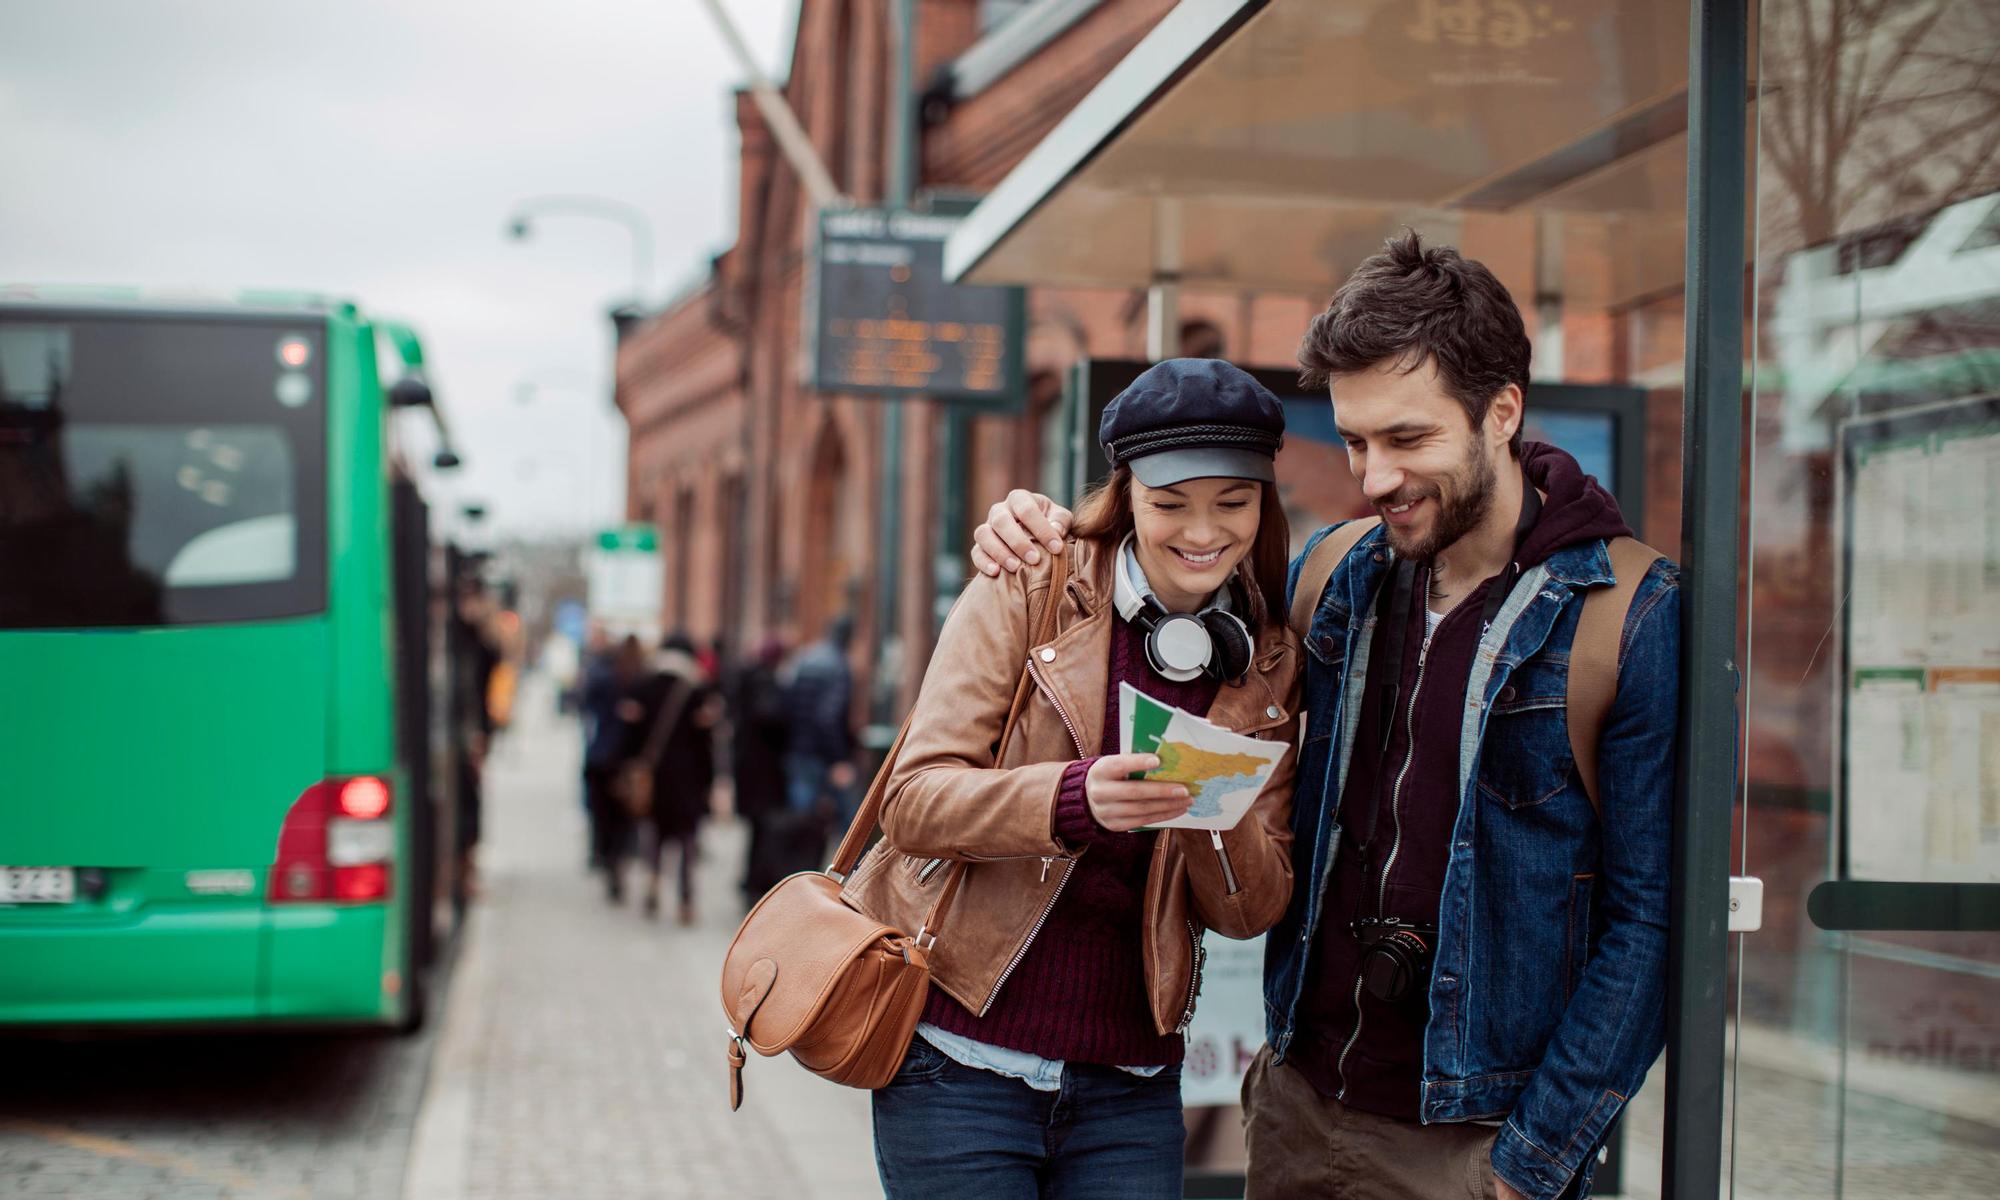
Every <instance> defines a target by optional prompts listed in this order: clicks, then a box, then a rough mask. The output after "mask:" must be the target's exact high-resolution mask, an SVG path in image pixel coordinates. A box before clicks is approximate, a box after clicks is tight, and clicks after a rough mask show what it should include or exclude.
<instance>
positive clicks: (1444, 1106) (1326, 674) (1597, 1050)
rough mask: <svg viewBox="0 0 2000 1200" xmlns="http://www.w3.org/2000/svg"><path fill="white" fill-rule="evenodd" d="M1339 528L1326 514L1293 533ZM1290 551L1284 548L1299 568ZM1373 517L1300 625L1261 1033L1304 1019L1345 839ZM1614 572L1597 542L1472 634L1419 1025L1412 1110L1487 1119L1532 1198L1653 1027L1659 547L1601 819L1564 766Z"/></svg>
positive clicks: (1666, 663) (1371, 622)
mask: <svg viewBox="0 0 2000 1200" xmlns="http://www.w3.org/2000/svg"><path fill="white" fill-rule="evenodd" d="M1330 532H1332V528H1331V527H1329V528H1327V529H1322V530H1320V531H1319V532H1318V533H1316V534H1314V535H1313V537H1312V539H1311V540H1310V541H1309V542H1308V543H1307V550H1308V552H1310V550H1311V547H1312V546H1313V545H1315V544H1317V543H1318V541H1319V539H1321V538H1323V537H1325V536H1326V535H1327V534H1328V533H1330ZM1304 561H1305V560H1304V556H1303V555H1302V556H1300V558H1299V559H1298V560H1296V561H1294V562H1293V564H1292V569H1291V577H1290V580H1289V582H1288V585H1287V586H1288V589H1295V588H1296V587H1297V586H1298V577H1299V571H1300V568H1301V567H1302V565H1303V563H1304ZM1393 561H1394V556H1393V555H1392V553H1391V552H1390V550H1389V548H1388V542H1387V538H1386V537H1385V535H1384V533H1383V531H1382V530H1381V529H1375V530H1372V531H1370V532H1369V533H1368V535H1367V536H1365V537H1363V538H1362V539H1361V541H1360V543H1359V544H1358V545H1357V546H1356V547H1355V549H1354V550H1353V551H1351V552H1350V553H1349V554H1348V556H1347V557H1346V559H1345V560H1343V561H1342V562H1341V563H1340V565H1339V566H1338V567H1337V568H1336V569H1335V570H1334V573H1333V577H1332V579H1331V580H1330V581H1329V582H1328V584H1327V588H1326V591H1325V592H1324V593H1323V594H1322V596H1321V598H1320V602H1319V607H1318V608H1317V609H1316V610H1315V612H1314V613H1313V618H1312V624H1311V629H1310V637H1308V638H1307V641H1306V646H1307V655H1306V662H1305V666H1306V672H1305V705H1306V708H1307V717H1306V727H1305V734H1304V737H1305V741H1304V745H1303V748H1302V751H1301V754H1300V757H1299V774H1298V792H1297V794H1296V796H1295V798H1294V802H1293V806H1292V832H1293V843H1292V856H1293V875H1294V878H1295V879H1296V880H1297V881H1298V882H1297V884H1296V886H1295V887H1294V888H1293V891H1292V899H1291V904H1290V907H1289V908H1288V909H1287V910H1286V913H1285V916H1284V919H1283V920H1282V921H1280V922H1279V923H1278V925H1277V927H1276V928H1274V929H1272V930H1271V933H1270V937H1269V939H1268V941H1267V943H1266V956H1265V964H1264V1003H1265V1017H1266V1021H1267V1025H1268V1037H1269V1040H1270V1043H1271V1048H1272V1051H1273V1053H1274V1055H1275V1057H1276V1059H1277V1060H1278V1061H1281V1062H1282V1061H1283V1060H1284V1058H1285V1054H1286V1052H1287V1050H1288V1049H1289V1048H1290V1047H1291V1044H1292V1038H1293V1036H1294V1035H1295V1034H1296V1033H1297V1027H1296V1026H1297V1017H1298V1011H1299V1001H1300V994H1301V991H1302V990H1303V988H1304V986H1305V982H1306V979H1307V978H1308V975H1307V970H1306V957H1307V954H1308V952H1309V951H1310V948H1311V946H1312V943H1313V937H1314V934H1315V932H1316V930H1317V929H1318V927H1319V924H1320V922H1321V921H1322V920H1326V919H1333V920H1342V919H1344V918H1343V917H1342V916H1341V914H1338V913H1332V914H1330V913H1328V912H1327V911H1326V908H1325V900H1326V894H1327V880H1328V878H1329V875H1330V873H1331V870H1332V866H1333V859H1334V852H1335V850H1336V848H1337V846H1338V838H1339V836H1340V830H1339V822H1338V820H1337V817H1336V813H1335V808H1336V806H1337V804H1338V802H1339V798H1340V795H1341V792H1342V790H1343V785H1344V784H1345V782H1346V779H1347V770H1348V765H1349V758H1350V756H1351V755H1352V753H1353V742H1354V733H1355V727H1356V725H1357V724H1358V722H1359V720H1360V707H1361V706H1360V704H1359V703H1358V701H1359V698H1360V696H1361V693H1362V691H1363V689H1364V688H1365V685H1366V679H1367V674H1368V653H1369V647H1370V645H1371V644H1372V640H1373V634H1374V627H1375V620H1376V617H1375V610H1376V606H1375V605H1374V604H1373V603H1372V601H1373V599H1374V596H1375V593H1376V589H1377V588H1378V586H1379V585H1380V584H1381V583H1382V581H1383V580H1384V578H1386V577H1387V575H1388V572H1389V568H1390V565H1391V564H1392V562H1393ZM1610 582H1612V572H1611V560H1610V557H1609V555H1608V554H1607V552H1606V551H1605V547H1604V543H1603V542H1601V541H1593V542H1584V543H1580V544H1578V545H1573V546H1569V547H1566V548H1564V549H1561V550H1558V551H1556V552H1555V553H1554V554H1552V555H1551V556H1549V558H1548V559H1547V560H1546V561H1545V562H1543V563H1541V564H1539V565H1538V566H1535V567H1533V568H1531V569H1530V570H1528V571H1527V572H1526V573H1525V574H1524V575H1523V576H1522V577H1521V580H1520V582H1519V583H1517V584H1516V585H1515V587H1514V589H1513V591H1512V592H1511V593H1510V594H1509V595H1508V597H1507V600H1506V602H1505V604H1504V605H1503V606H1502V607H1501V609H1500V611H1499V614H1498V615H1497V616H1496V617H1495V618H1494V620H1493V624H1492V626H1491V628H1489V629H1488V630H1487V631H1486V634H1485V636H1484V637H1483V638H1482V639H1481V641H1480V646H1479V651H1478V654H1477V656H1476V657H1475V659H1474V663H1473V668H1472V675H1471V677H1470V679H1469V680H1468V683H1467V687H1466V696H1467V705H1466V713H1465V723H1464V726H1463V728H1462V730H1461V733H1460V739H1459V747H1460V748H1459V793H1460V794H1459V809H1458V817H1457V820H1456V822H1455V824H1454V825H1453V828H1452V835H1451V857H1450V860H1449V862H1448V864H1447V866H1446V869H1445V878H1444V892H1443V896H1442V899H1441V902H1440V911H1439V920H1438V924H1439V932H1438V946H1437V957H1436V965H1435V967H1434V969H1433V972H1432V975H1431V985H1430V1018H1429V1023H1428V1025H1427V1026H1426V1027H1425V1031H1424V1072H1423V1099H1422V1119H1423V1121H1424V1122H1425V1123H1426V1124H1430V1123H1434V1122H1448V1121H1473V1120H1482V1119H1487V1120H1491V1119H1502V1118H1504V1122H1505V1123H1504V1124H1503V1125H1502V1127H1501V1129H1500V1133H1499V1135H1498V1139H1497V1141H1496V1142H1495V1144H1494V1148H1493V1163H1494V1166H1495V1168H1496V1170H1497V1171H1498V1172H1499V1174H1500V1175H1501V1176H1502V1177H1503V1178H1505V1179H1506V1180H1507V1182H1509V1183H1510V1184H1512V1185H1513V1186H1515V1187H1516V1188H1518V1189H1520V1190H1521V1191H1522V1192H1523V1193H1525V1194H1526V1195H1528V1196H1531V1197H1536V1198H1548V1200H1553V1198H1554V1197H1556V1196H1558V1195H1560V1194H1561V1192H1562V1191H1563V1189H1564V1188H1565V1187H1566V1186H1568V1184H1569V1182H1570V1180H1571V1179H1572V1178H1573V1177H1575V1176H1577V1175H1578V1174H1579V1173H1581V1174H1582V1176H1583V1187H1582V1189H1581V1191H1582V1192H1583V1193H1585V1194H1587V1193H1588V1190H1589V1178H1590V1175H1591V1173H1592V1172H1593V1170H1594V1168H1595V1166H1596V1155H1595V1153H1594V1151H1595V1150H1596V1149H1597V1147H1598V1145H1599V1143H1600V1142H1601V1141H1602V1140H1603V1139H1604V1136H1605V1133H1606V1131H1607V1129H1608V1128H1609V1126H1610V1124H1611V1121H1612V1119H1613V1118H1615V1117H1616V1116H1617V1115H1618V1112H1619V1110H1620V1109H1621V1108H1623V1107H1624V1105H1625V1102H1626V1100H1627V1099H1628V1098H1629V1097H1630V1096H1631V1095H1632V1094H1633V1092H1634V1091H1635V1090H1636V1089H1637V1088H1638V1086H1639V1084H1640V1082H1641V1080H1643V1079H1644V1078H1645V1076H1646V1071H1647V1069H1648V1068H1649V1067H1651V1066H1652V1064H1653V1061H1654V1060H1655V1059H1656V1058H1657V1057H1658V1056H1659V1054H1660V1050H1661V1047H1662V1045H1663V1044H1664V1042H1665V1037H1666V1015H1665V1014H1666V983H1667V966H1666V961H1667V895H1668V879H1669V869H1668V864H1669V859H1670V855H1671V840H1672V839H1671V829H1670V821H1671V811H1672V804H1673V800H1674V742H1675V736H1674V734H1675V723H1676V720H1677V715H1676V705H1677V703H1678V694H1679V690H1680V689H1679V682H1680V611H1679V610H1680V601H1679V570H1678V568H1676V567H1675V566H1673V565H1672V564H1671V563H1668V562H1665V561H1661V562H1656V563H1654V564H1653V566H1652V568H1651V569H1650V570H1649V571H1648V572H1647V575H1646V577H1645V579H1644V580H1643V581H1641V582H1640V584H1639V587H1638V590H1637V592H1636V594H1635V595H1634V596H1633V598H1632V605H1631V608H1630V610H1629V611H1628V614H1627V617H1626V621H1625V628H1624V632H1623V635H1622V637H1621V639H1620V643H1619V654H1618V657H1619V681H1618V694H1617V698H1616V700H1615V701H1614V702H1613V704H1612V707H1611V711H1610V714H1609V716H1608V717H1607V719H1606V721H1605V727H1604V733H1603V737H1602V740H1601V743H1600V749H1599V756H1598V762H1599V765H1598V776H1599V780H1600V783H1599V789H1600V791H1601V793H1602V802H1603V803H1602V808H1603V815H1602V817H1601V818H1600V817H1599V815H1598V813H1597V811H1596V810H1594V809H1593V807H1592V805H1591V803H1590V799H1589V797H1588V795H1587V794H1586V793H1585V791H1584V789H1583V784H1582V781H1581V779H1580V777H1579V776H1578V775H1577V773H1576V771H1575V769H1574V766H1573V764H1572V762H1571V756H1570V747H1569V734H1568V728H1567V722H1566V714H1565V707H1564V706H1565V703H1566V693H1565V685H1566V681H1567V677H1568V670H1569V649H1570V643H1571V641H1572V639H1573V638H1574V637H1575V636H1576V623H1577V617H1578V614H1579V612H1580V611H1581V609H1582V599H1583V595H1584V592H1585V590H1586V589H1588V588H1589V587H1592V586H1594V585H1597V584H1604V583H1610Z"/></svg>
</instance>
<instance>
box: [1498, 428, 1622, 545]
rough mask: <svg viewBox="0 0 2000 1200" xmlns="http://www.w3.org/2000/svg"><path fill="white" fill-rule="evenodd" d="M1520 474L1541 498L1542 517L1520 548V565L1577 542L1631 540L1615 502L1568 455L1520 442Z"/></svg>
mask: <svg viewBox="0 0 2000 1200" xmlns="http://www.w3.org/2000/svg"><path fill="white" fill-rule="evenodd" d="M1521 471H1522V473H1523V474H1525V475H1526V476H1527V477H1528V482H1529V483H1531V484H1533V485H1534V486H1535V487H1536V489H1537V490H1539V491H1540V492H1541V493H1542V497H1543V498H1542V515H1541V516H1540V517H1539V518H1538V519H1537V520H1536V521H1535V527H1534V529H1533V530H1531V531H1530V532H1529V533H1528V540H1527V541H1526V542H1525V543H1523V544H1522V546H1521V556H1520V558H1519V560H1518V561H1519V562H1520V564H1521V565H1522V566H1523V567H1532V566H1534V565H1535V564H1536V563H1539V562H1542V561H1543V560H1545V559H1547V558H1548V557H1549V556H1550V555H1551V554H1554V553H1555V552H1556V551H1558V550H1561V549H1563V548H1565V547H1568V546H1574V545H1576V544H1577V543H1579V542H1594V541H1600V540H1609V539H1611V538H1617V537H1631V536H1632V530H1631V529H1630V528H1628V527H1627V526H1626V524H1625V516H1624V514H1622V513H1620V512H1619V511H1618V501H1617V500H1616V499H1614V498H1613V497H1612V495H1611V493H1610V492H1608V491H1605V490H1604V486H1603V485H1602V484H1600V483H1598V482H1597V479H1596V477H1595V476H1591V475H1586V474H1584V473H1583V467H1582V466H1580V465H1579V464H1578V463H1577V461H1576V459H1574V458H1571V457H1570V455H1569V454H1568V452H1566V451H1563V450H1559V449H1557V448H1556V447H1554V446H1551V445H1549V444H1548V443H1547V442H1523V443H1522V444H1521Z"/></svg>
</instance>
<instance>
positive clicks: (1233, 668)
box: [1201, 608, 1257, 683]
mask: <svg viewBox="0 0 2000 1200" xmlns="http://www.w3.org/2000/svg"><path fill="white" fill-rule="evenodd" d="M1201 623H1202V624H1203V625H1205V626H1207V628H1208V636H1209V640H1210V641H1211V642H1213V643H1214V645H1215V656H1214V657H1213V658H1212V659H1210V660H1209V670H1210V671H1212V672H1213V673H1214V674H1215V677H1216V678H1217V679H1220V680H1222V681H1223V682H1224V683H1229V682H1232V681H1234V680H1238V679H1241V678H1243V676H1244V674H1245V673H1247V672H1248V671H1249V670H1250V657H1251V655H1252V654H1253V653H1254V652H1255V650H1256V648H1257V643H1256V640H1255V639H1253V638H1252V637H1251V636H1250V627H1249V626H1248V625H1245V624H1244V623H1243V620H1242V618H1240V617H1238V616H1237V615H1236V614H1235V613H1233V612H1229V611H1226V610H1224V609H1220V608H1211V609H1208V610H1206V611H1204V612H1203V613H1202V614H1201Z"/></svg>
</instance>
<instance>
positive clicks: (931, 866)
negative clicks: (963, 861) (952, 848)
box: [917, 858, 950, 887]
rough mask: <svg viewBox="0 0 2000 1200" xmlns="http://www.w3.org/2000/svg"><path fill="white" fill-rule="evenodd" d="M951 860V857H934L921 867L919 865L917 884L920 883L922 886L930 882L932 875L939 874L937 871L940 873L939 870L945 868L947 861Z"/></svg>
mask: <svg viewBox="0 0 2000 1200" xmlns="http://www.w3.org/2000/svg"><path fill="white" fill-rule="evenodd" d="M949 861H950V860H949V859H944V858H934V859H932V860H930V861H929V862H927V863H925V864H924V865H923V866H921V867H918V868H917V884H918V886H920V887H921V886H922V885H924V884H926V883H929V882H930V881H931V876H933V875H935V874H937V873H938V872H939V871H941V870H943V869H944V865H945V863H947V862H949Z"/></svg>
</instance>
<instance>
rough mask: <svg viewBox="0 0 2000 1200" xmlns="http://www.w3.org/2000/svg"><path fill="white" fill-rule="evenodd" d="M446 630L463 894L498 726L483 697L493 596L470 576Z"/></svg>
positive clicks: (474, 882)
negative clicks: (454, 723)
mask: <svg viewBox="0 0 2000 1200" xmlns="http://www.w3.org/2000/svg"><path fill="white" fill-rule="evenodd" d="M456 599H457V603H456V605H455V606H454V611H453V613H452V625H451V629H450V631H449V633H448V635H447V636H448V637H449V639H450V644H451V646H452V687H453V690H454V692H455V693H456V694H455V696H454V698H453V710H454V711H455V712H456V713H457V715H458V729H457V730H456V733H457V735H458V753H457V754H456V755H455V758H456V762H457V776H458V779H457V783H458V787H457V789H456V791H457V800H458V813H457V816H458V820H457V823H456V825H455V830H456V833H457V847H456V849H457V851H458V878H459V880H460V883H461V886H462V888H463V889H464V891H465V894H466V895H468V896H470V895H473V894H475V893H476V892H477V891H478V886H479V881H478V875H477V870H476V864H475V861H474V859H475V852H476V851H477V849H478V846H479V835H480V825H481V816H482V813H483V811H484V808H485V786H486V757H487V754H488V752H489V751H490V750H491V749H492V746H493V735H494V733H495V732H496V731H497V729H498V726H497V724H496V723H495V721H494V719H493V711H492V709H491V708H490V707H489V706H488V705H487V703H486V697H487V695H488V693H489V692H490V691H491V689H492V687H493V677H494V673H495V671H496V670H497V669H498V668H499V665H500V661H501V653H500V647H499V644H498V642H497V640H496V639H495V637H494V631H493V628H492V618H493V616H494V614H495V613H496V612H497V611H498V610H497V608H496V607H495V604H494V600H493V595H492V593H491V592H490V591H489V590H488V589H487V587H486V584H485V583H484V582H483V581H482V580H480V579H479V578H478V577H476V576H471V577H468V578H466V579H464V580H461V581H460V583H459V587H458V595H457V597H456Z"/></svg>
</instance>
